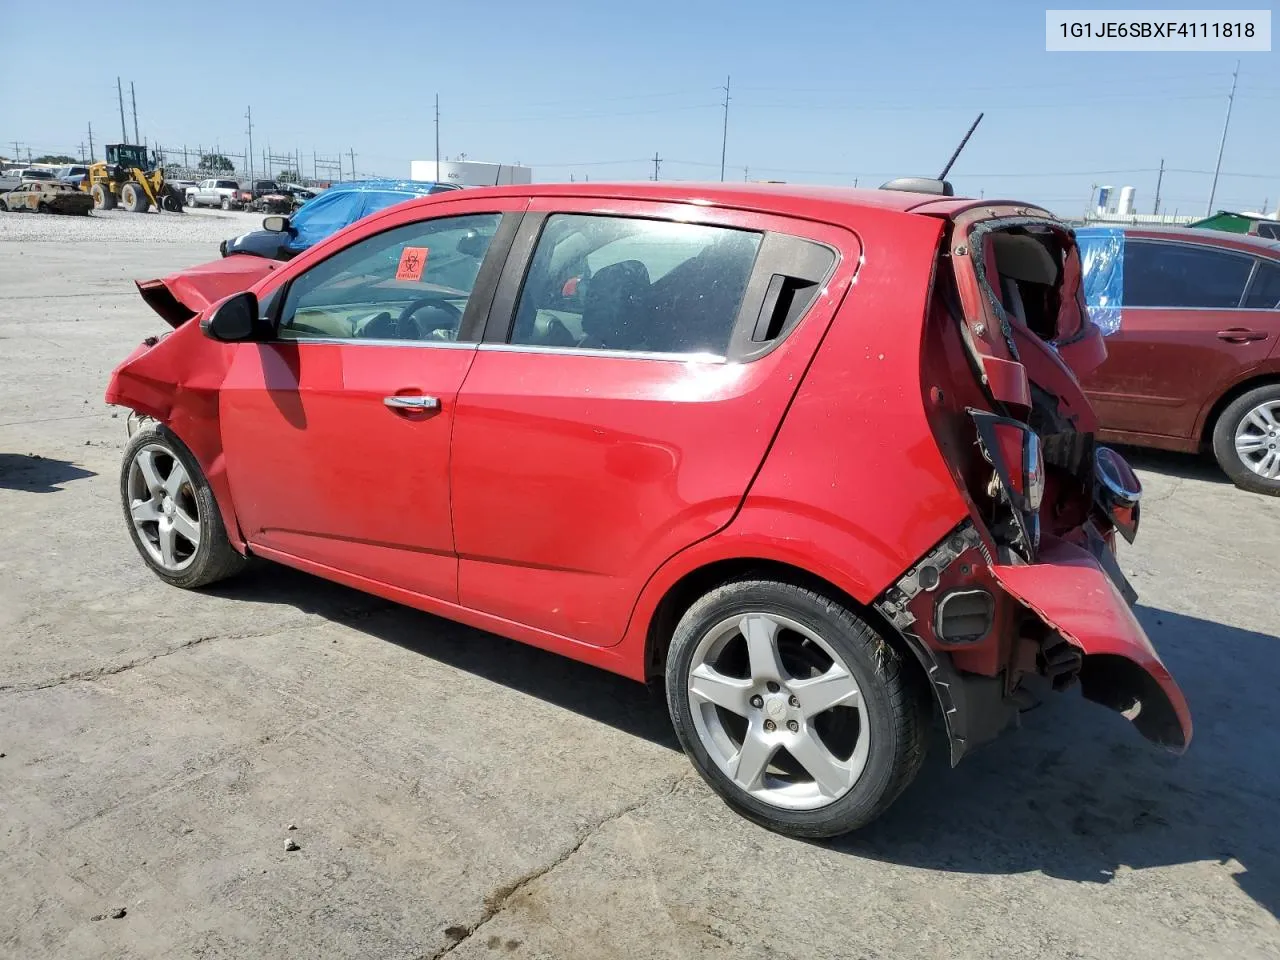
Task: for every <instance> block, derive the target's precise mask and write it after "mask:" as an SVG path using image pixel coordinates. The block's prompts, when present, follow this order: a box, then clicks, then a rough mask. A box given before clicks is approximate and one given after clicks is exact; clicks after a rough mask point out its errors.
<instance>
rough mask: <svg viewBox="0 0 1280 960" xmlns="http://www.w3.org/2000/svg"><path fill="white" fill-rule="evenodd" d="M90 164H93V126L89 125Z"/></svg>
mask: <svg viewBox="0 0 1280 960" xmlns="http://www.w3.org/2000/svg"><path fill="white" fill-rule="evenodd" d="M89 162H90V163H93V124H92V123H91V124H89Z"/></svg>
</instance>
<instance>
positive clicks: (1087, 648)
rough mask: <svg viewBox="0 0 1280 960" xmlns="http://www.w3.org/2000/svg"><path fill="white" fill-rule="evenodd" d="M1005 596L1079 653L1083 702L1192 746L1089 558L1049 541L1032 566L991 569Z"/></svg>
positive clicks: (1127, 619) (1187, 724)
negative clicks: (1089, 702) (1105, 708)
mask: <svg viewBox="0 0 1280 960" xmlns="http://www.w3.org/2000/svg"><path fill="white" fill-rule="evenodd" d="M992 569H993V571H994V573H995V575H996V577H997V578H998V579H999V581H1000V583H1001V584H1002V585H1003V586H1004V588H1005V589H1006V590H1007V591H1008V592H1009V593H1010V594H1012V595H1013V596H1014V597H1016V598H1017V599H1018V600H1020V601H1021V602H1022V603H1023V604H1024V605H1025V606H1027V607H1029V608H1030V609H1031V610H1033V611H1034V612H1035V613H1036V614H1037V615H1039V617H1040V618H1041V619H1042V620H1044V622H1045V623H1046V624H1047V625H1048V626H1049V627H1051V628H1052V629H1054V630H1056V631H1057V632H1058V633H1059V634H1061V636H1062V637H1063V638H1064V639H1066V640H1067V641H1068V642H1070V643H1072V644H1074V645H1075V646H1076V647H1078V648H1079V649H1080V650H1081V651H1082V652H1083V653H1084V664H1083V666H1082V668H1081V670H1080V687H1081V691H1082V692H1083V693H1084V696H1085V697H1086V699H1089V700H1093V701H1094V702H1096V703H1100V704H1102V705H1103V706H1105V707H1110V708H1111V709H1112V710H1116V711H1119V712H1120V713H1122V714H1124V716H1125V717H1127V718H1128V719H1129V720H1130V721H1131V722H1132V723H1133V725H1134V726H1135V727H1137V728H1138V731H1139V732H1140V733H1141V734H1142V735H1143V736H1144V737H1146V738H1147V739H1148V740H1151V741H1152V742H1154V743H1157V744H1159V745H1160V746H1162V747H1165V748H1167V749H1169V750H1171V751H1173V752H1174V753H1181V752H1182V751H1184V750H1185V749H1186V748H1187V745H1188V744H1189V743H1190V742H1191V712H1190V710H1189V709H1188V708H1187V701H1186V699H1185V698H1184V697H1183V695H1182V691H1181V690H1180V689H1179V688H1178V684H1177V683H1176V682H1175V681H1174V679H1173V677H1172V675H1170V673H1169V671H1168V669H1167V668H1166V667H1165V665H1164V663H1163V662H1162V661H1161V660H1160V657H1159V655H1158V654H1157V653H1156V650H1155V647H1154V646H1152V644H1151V641H1150V639H1148V637H1147V634H1146V632H1145V631H1144V630H1143V629H1142V625H1141V624H1140V623H1138V620H1137V618H1136V617H1135V616H1134V615H1133V612H1132V611H1131V610H1130V609H1129V605H1128V604H1127V603H1126V602H1125V600H1124V598H1123V597H1122V596H1121V594H1120V591H1119V590H1118V588H1117V587H1116V585H1115V584H1114V583H1113V582H1112V580H1111V578H1110V577H1109V576H1108V575H1107V573H1106V571H1105V570H1104V569H1103V567H1102V565H1101V564H1100V563H1099V562H1098V561H1097V560H1096V559H1095V558H1094V556H1093V555H1092V554H1091V553H1089V551H1087V550H1085V549H1083V548H1082V547H1078V546H1076V545H1075V544H1072V543H1068V542H1066V541H1064V540H1057V539H1053V538H1046V539H1045V541H1044V543H1043V544H1042V546H1041V549H1040V554H1039V560H1038V562H1037V563H1034V564H1029V565H1019V566H1003V565H997V566H995V567H993V568H992Z"/></svg>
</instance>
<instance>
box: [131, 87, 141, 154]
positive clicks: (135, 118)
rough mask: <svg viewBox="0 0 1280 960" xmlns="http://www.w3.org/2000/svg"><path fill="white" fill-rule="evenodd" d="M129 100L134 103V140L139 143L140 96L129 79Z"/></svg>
mask: <svg viewBox="0 0 1280 960" xmlns="http://www.w3.org/2000/svg"><path fill="white" fill-rule="evenodd" d="M129 102H130V103H132V104H133V142H134V143H137V142H138V140H139V137H138V96H137V94H135V93H134V92H133V81H132V80H130V81H129Z"/></svg>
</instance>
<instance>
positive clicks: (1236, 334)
mask: <svg viewBox="0 0 1280 960" xmlns="http://www.w3.org/2000/svg"><path fill="white" fill-rule="evenodd" d="M1218 339H1219V340H1225V341H1227V343H1249V342H1250V341H1252V340H1265V339H1267V335H1266V333H1264V332H1263V331H1262V330H1246V329H1245V328H1244V327H1232V328H1231V329H1230V330H1219V331H1218Z"/></svg>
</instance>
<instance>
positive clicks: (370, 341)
mask: <svg viewBox="0 0 1280 960" xmlns="http://www.w3.org/2000/svg"><path fill="white" fill-rule="evenodd" d="M267 342H268V343H272V344H280V343H296V344H304V343H327V344H331V345H332V344H337V345H339V346H347V347H436V348H441V347H443V348H444V349H446V350H474V349H476V347H478V346H479V345H480V344H479V343H478V342H477V341H475V340H464V341H461V342H459V341H457V340H380V339H375V338H373V337H367V338H360V337H351V338H350V339H347V338H344V337H299V338H298V339H296V340H293V339H290V338H287V337H276V338H275V339H274V340H269V341H267Z"/></svg>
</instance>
